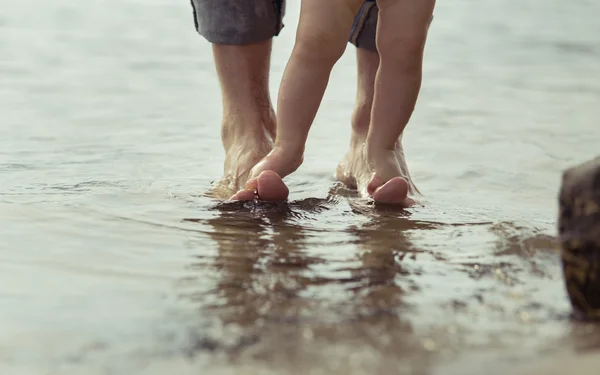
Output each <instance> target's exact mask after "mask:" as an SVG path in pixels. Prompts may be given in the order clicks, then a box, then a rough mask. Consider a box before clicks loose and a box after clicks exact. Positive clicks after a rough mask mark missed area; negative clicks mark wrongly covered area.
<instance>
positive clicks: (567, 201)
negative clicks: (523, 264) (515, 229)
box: [558, 157, 600, 319]
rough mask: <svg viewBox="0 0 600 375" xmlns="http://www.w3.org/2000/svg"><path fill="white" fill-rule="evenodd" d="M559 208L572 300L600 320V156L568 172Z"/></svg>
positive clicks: (584, 312)
mask: <svg viewBox="0 0 600 375" xmlns="http://www.w3.org/2000/svg"><path fill="white" fill-rule="evenodd" d="M559 208H560V216H559V221H558V231H559V236H560V241H561V259H562V265H563V274H564V278H565V284H566V288H567V293H568V295H569V299H570V301H571V304H572V305H573V308H574V309H575V311H576V312H578V313H579V314H581V315H582V316H583V317H585V318H594V319H600V157H597V158H596V159H593V160H590V161H588V162H586V163H583V164H581V165H578V166H575V167H572V168H570V169H568V170H566V171H565V172H564V174H563V180H562V186H561V190H560V196H559Z"/></svg>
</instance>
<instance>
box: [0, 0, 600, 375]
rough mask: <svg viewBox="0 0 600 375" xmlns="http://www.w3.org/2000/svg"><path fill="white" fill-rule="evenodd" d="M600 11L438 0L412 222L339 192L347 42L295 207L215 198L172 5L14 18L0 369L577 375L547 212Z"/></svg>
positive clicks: (586, 6)
mask: <svg viewBox="0 0 600 375" xmlns="http://www.w3.org/2000/svg"><path fill="white" fill-rule="evenodd" d="M599 11H600V5H597V4H596V3H593V2H589V1H583V0H579V1H573V2H570V3H564V2H559V1H534V2H529V3H527V4H524V3H522V2H519V1H516V0H491V1H487V2H484V3H481V2H474V1H467V0H461V1H453V2H438V6H437V10H436V16H435V20H434V22H433V24H432V29H431V35H430V40H429V43H428V46H427V52H426V59H427V60H426V66H425V79H424V84H423V89H422V95H421V97H420V101H419V104H418V106H417V110H416V112H415V116H414V118H413V120H412V122H411V124H410V125H409V128H408V130H407V134H406V139H405V143H406V144H405V151H406V154H407V158H408V163H409V166H410V169H411V172H412V173H413V177H414V179H415V182H416V183H417V186H418V187H419V189H420V190H421V191H422V192H423V193H424V196H423V197H422V198H421V202H422V204H423V206H418V207H414V208H411V209H409V210H403V211H401V210H395V209H381V208H377V207H374V206H372V205H370V204H369V203H368V202H366V201H363V200H361V199H358V198H357V197H356V195H355V193H354V192H352V191H349V190H347V189H345V188H343V187H342V186H340V185H339V184H337V183H336V182H335V181H334V180H333V177H332V175H333V172H334V170H335V166H336V163H337V162H338V161H339V160H340V159H341V158H342V157H343V155H344V153H345V151H346V147H347V145H348V141H349V129H348V128H349V120H350V114H351V108H352V105H353V100H354V93H355V78H354V77H355V61H354V51H353V50H352V48H348V51H347V53H346V55H345V56H344V58H343V59H342V61H340V63H339V65H338V66H337V67H336V69H335V71H334V73H333V75H332V80H331V84H330V88H329V89H328V92H327V94H326V98H325V100H326V105H324V106H323V109H322V111H321V112H320V113H319V115H318V117H317V120H316V124H315V127H314V131H312V132H311V135H310V139H309V144H308V148H307V154H306V158H305V163H304V165H303V166H302V167H301V168H300V169H299V170H298V172H297V173H296V174H294V175H293V176H291V177H290V178H289V185H290V191H291V195H290V202H289V203H287V204H278V205H269V204H258V205H257V204H253V203H246V204H243V203H234V204H221V203H219V202H216V201H214V200H212V199H210V198H207V197H206V196H205V194H204V193H205V192H206V191H207V190H208V188H209V187H210V184H211V182H212V181H213V180H215V179H217V178H218V177H219V176H220V174H221V172H222V171H221V169H222V164H221V163H222V160H223V152H222V149H221V145H220V139H219V136H220V133H219V122H220V110H221V107H220V102H219V95H218V82H217V78H216V75H215V73H214V67H213V64H212V56H211V54H210V46H209V45H208V44H207V43H206V42H205V41H204V40H202V39H201V38H200V37H199V36H197V35H196V34H195V32H194V30H193V19H192V13H191V7H190V6H189V5H188V4H187V3H185V2H181V3H178V2H172V1H167V0H150V1H145V2H141V1H134V0H120V1H117V0H110V1H103V2H100V1H97V2H94V1H92V2H85V3H78V2H77V3H76V2H68V1H65V0H59V1H55V2H47V3H40V2H33V1H32V0H19V1H17V0H8V3H7V5H6V6H5V7H4V10H3V12H2V14H0V115H1V116H0V119H1V120H0V212H1V215H0V327H2V329H1V333H2V334H0V373H2V374H44V375H50V374H52V375H53V374H61V375H63V374H81V375H87V374H138V373H139V374H141V373H144V374H165V373H177V374H183V375H185V374H192V373H194V374H197V373H199V372H200V373H203V372H205V371H206V372H207V373H211V374H228V373H239V372H243V373H244V374H252V373H256V374H270V373H273V374H321V373H327V374H345V375H351V374H367V373H369V374H371V373H385V374H388V373H402V374H427V375H429V374H431V375H433V374H444V375H446V374H460V375H470V374H473V375H475V374H481V373H485V374H487V375H495V374H505V373H509V372H510V373H523V375H525V374H529V373H535V374H539V373H542V374H549V375H551V374H553V373H558V372H559V371H560V373H565V372H567V371H570V372H575V373H577V374H578V375H579V374H581V375H585V374H587V373H590V374H591V371H592V369H593V368H597V365H598V364H599V363H600V356H599V352H598V348H599V345H600V339H598V337H600V335H599V334H598V333H599V332H598V329H599V328H597V327H596V326H595V325H592V324H589V323H583V322H578V321H576V320H574V319H572V317H571V315H570V313H571V308H570V306H569V303H568V300H567V298H566V294H565V290H564V285H563V280H562V275H561V271H560V262H559V257H558V248H557V245H556V216H557V207H558V206H557V193H558V188H559V183H560V174H561V172H562V170H563V169H565V168H567V167H569V166H571V165H574V164H578V163H580V162H581V161H584V160H587V159H590V158H592V157H594V156H596V154H597V153H598V146H597V144H598V143H597V140H598V139H600V131H599V130H598V127H597V124H596V123H597V121H596V119H597V118H598V117H599V116H600V107H599V106H598V105H597V103H598V99H599V98H600V79H598V78H600V65H598V63H597V62H598V59H599V58H600V49H599V48H598V42H597V39H598V35H600V24H599V23H598V22H597V17H596V14H598V12H599ZM297 14H298V9H297V4H296V3H294V4H290V5H289V6H288V17H287V19H286V28H285V29H284V32H283V33H282V35H281V37H279V38H278V39H277V40H276V43H275V50H274V55H273V64H272V65H273V66H272V72H273V76H272V79H271V80H272V89H273V93H275V92H276V89H277V84H278V82H279V80H280V78H281V74H282V72H283V68H284V66H285V63H286V59H287V57H288V55H289V53H290V49H291V45H292V41H293V37H294V35H293V31H294V27H295V24H296V18H297ZM340 135H343V136H340ZM552 371H554V372H552ZM586 371H587V372H586Z"/></svg>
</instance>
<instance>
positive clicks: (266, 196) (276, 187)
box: [256, 171, 289, 202]
mask: <svg viewBox="0 0 600 375" xmlns="http://www.w3.org/2000/svg"><path fill="white" fill-rule="evenodd" d="M256 189H257V191H258V199H260V200H261V201H269V202H272V201H275V202H280V201H284V200H286V199H287V197H288V195H289V189H288V187H287V186H286V185H285V183H284V182H283V180H282V179H281V177H280V176H279V175H278V174H277V173H275V172H274V171H264V172H261V174H260V175H258V178H257V180H256Z"/></svg>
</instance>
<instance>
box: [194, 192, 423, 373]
mask: <svg viewBox="0 0 600 375" xmlns="http://www.w3.org/2000/svg"><path fill="white" fill-rule="evenodd" d="M335 204H336V199H335V198H333V197H331V196H330V197H328V198H326V199H320V200H319V199H309V200H304V201H299V202H292V203H290V204H255V203H248V202H246V203H242V202H235V203H228V204H224V205H219V206H218V207H217V208H216V210H217V212H218V214H217V216H216V217H214V218H213V219H210V220H208V221H202V223H207V222H208V224H209V225H210V226H211V227H212V229H213V230H211V231H209V235H210V237H211V238H212V239H213V240H214V241H215V242H216V244H217V248H218V253H217V255H216V256H215V257H214V259H213V262H212V264H211V265H210V267H212V268H213V269H216V270H217V271H218V279H217V281H216V284H215V287H214V289H213V290H211V291H210V292H209V293H208V295H201V296H199V295H195V297H192V298H195V299H194V303H195V304H199V305H200V308H201V310H202V311H203V312H204V313H208V314H210V315H211V316H213V317H215V318H218V319H219V321H220V322H221V323H222V325H223V327H230V328H231V327H235V331H236V332H237V333H236V334H238V335H240V337H244V338H246V339H244V340H245V342H246V343H249V344H248V345H245V346H243V347H240V346H236V347H235V349H234V350H228V352H229V354H248V353H251V355H252V357H253V358H254V359H264V360H268V362H269V363H272V362H277V361H284V363H285V364H286V366H300V367H301V368H306V367H311V366H318V367H319V368H321V367H322V365H323V364H324V363H325V362H327V363H332V362H331V361H340V363H342V364H343V365H345V366H346V365H347V366H351V367H349V368H354V369H356V367H357V366H358V367H362V366H365V368H368V369H370V371H371V370H374V369H381V370H382V371H389V370H390V368H394V369H397V368H398V366H406V367H407V368H409V369H412V371H413V373H419V374H427V373H429V372H430V371H429V363H430V352H429V351H428V350H427V349H426V348H424V346H423V343H422V342H420V341H419V340H418V339H417V338H416V336H415V334H414V332H413V328H412V326H411V324H410V322H409V321H408V318H407V317H405V316H406V314H409V313H410V305H409V304H408V303H407V302H406V300H405V297H406V295H408V294H410V293H413V292H414V291H415V290H417V287H416V285H414V280H412V279H411V276H414V275H411V272H410V271H409V268H407V267H405V266H404V263H405V261H406V260H407V257H413V256H414V255H415V254H416V253H418V252H419V250H418V249H416V248H415V246H414V245H413V244H412V243H411V242H410V240H409V238H408V237H407V236H406V229H407V228H408V229H410V228H411V226H412V225H413V224H411V222H410V220H408V219H406V218H399V216H398V212H377V213H376V214H375V213H373V210H371V214H370V217H369V220H368V221H367V222H366V223H364V224H363V225H353V226H349V227H347V230H345V231H343V232H342V233H324V232H323V231H322V230H319V229H318V228H314V225H315V221H316V220H318V217H319V215H320V214H321V213H322V211H325V210H329V209H331V208H332V207H333V206H334V205H335ZM360 211H361V209H358V210H354V212H355V214H356V213H358V214H359V215H364V213H360ZM187 221H192V222H193V221H194V219H188V220H187ZM324 237H327V238H331V237H334V238H335V237H340V238H342V239H341V240H336V241H335V242H334V243H335V245H331V241H324V240H323V238H324ZM328 243H329V245H328ZM342 251H343V252H342ZM203 267H206V264H204V265H203ZM195 268H196V269H198V270H200V269H201V267H195ZM224 332H228V331H227V330H224ZM248 337H251V338H252V340H248V339H247V338H248ZM222 339H223V340H226V338H225V337H223V338H222ZM217 340H220V338H217ZM229 340H230V338H228V339H227V341H229ZM240 340H242V339H240ZM240 349H241V350H240ZM348 356H354V357H356V361H358V362H356V361H355V363H354V362H353V363H352V364H351V363H350V362H348V361H347V359H348ZM338 366H339V363H338ZM374 366H375V367H374ZM336 368H339V367H336ZM415 371H416V372H415Z"/></svg>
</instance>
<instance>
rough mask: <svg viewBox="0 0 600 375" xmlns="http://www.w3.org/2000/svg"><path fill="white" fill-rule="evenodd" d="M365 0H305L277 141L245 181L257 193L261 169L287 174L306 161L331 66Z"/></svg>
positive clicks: (283, 92)
mask: <svg viewBox="0 0 600 375" xmlns="http://www.w3.org/2000/svg"><path fill="white" fill-rule="evenodd" d="M362 2H363V0H302V7H301V11H300V21H299V24H298V29H297V34H296V42H295V44H294V49H293V51H292V55H291V57H290V60H289V62H288V64H287V66H286V69H285V72H284V74H283V79H282V81H281V86H280V88H279V95H278V100H277V135H276V138H275V147H274V148H273V150H272V151H271V153H269V155H267V156H266V157H265V158H264V159H263V160H262V161H261V162H259V163H258V164H257V165H256V166H255V167H254V168H253V170H252V176H253V180H251V183H250V184H249V186H247V189H253V190H254V189H256V190H258V194H259V196H260V190H261V184H260V181H258V182H257V181H256V178H257V177H259V176H260V175H261V173H262V172H264V171H274V172H276V173H277V174H278V175H279V176H280V177H285V176H286V175H288V174H290V173H292V172H294V171H295V170H296V169H297V168H298V167H299V166H300V164H301V163H302V158H303V154H304V146H305V143H306V139H307V137H308V132H309V130H310V127H311V125H312V122H313V120H314V118H315V116H316V114H317V111H318V109H319V106H320V104H321V100H322V99H323V95H324V93H325V89H326V88H327V84H328V82H329V76H330V74H331V70H332V69H333V66H334V65H335V63H336V62H337V61H338V60H339V58H340V57H341V56H342V54H343V53H344V50H345V49H346V45H347V41H348V34H349V32H350V29H351V27H352V23H353V20H354V16H355V14H356V13H357V12H358V9H359V8H360V6H361V4H362ZM259 180H260V179H259ZM267 188H268V187H265V189H267Z"/></svg>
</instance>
